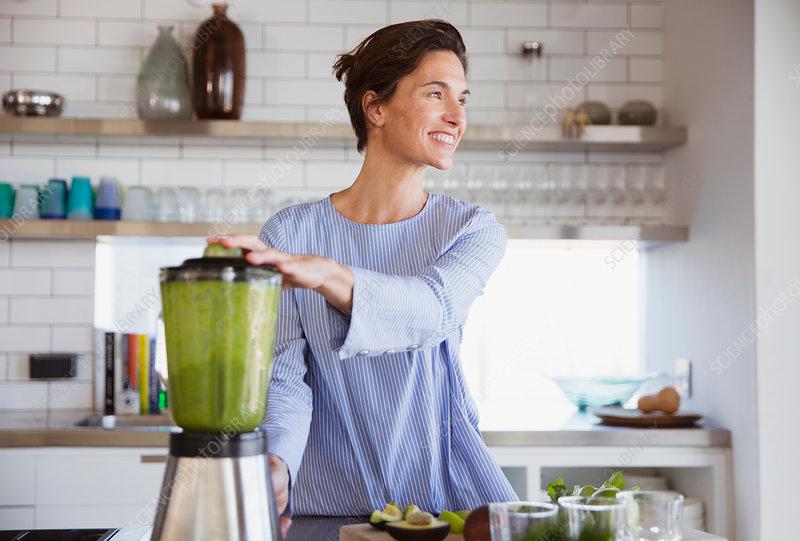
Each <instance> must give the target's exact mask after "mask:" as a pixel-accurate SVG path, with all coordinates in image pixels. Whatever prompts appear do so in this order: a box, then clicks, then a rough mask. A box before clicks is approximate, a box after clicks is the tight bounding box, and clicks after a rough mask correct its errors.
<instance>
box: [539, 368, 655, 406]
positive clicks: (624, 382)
mask: <svg viewBox="0 0 800 541" xmlns="http://www.w3.org/2000/svg"><path fill="white" fill-rule="evenodd" d="M660 377H663V374H660V373H653V374H648V375H644V376H638V377H605V376H601V377H554V378H552V379H553V381H555V382H556V383H557V384H558V386H559V387H560V388H561V391H563V393H564V396H566V397H567V399H568V400H569V401H570V402H572V404H574V405H575V407H577V408H578V409H579V410H580V411H585V410H586V409H587V408H599V407H602V406H622V405H623V404H625V402H627V401H628V400H630V398H631V397H632V396H633V395H634V393H636V391H638V390H639V388H640V387H641V386H642V384H643V383H645V382H648V381H652V380H655V379H658V378H660Z"/></svg>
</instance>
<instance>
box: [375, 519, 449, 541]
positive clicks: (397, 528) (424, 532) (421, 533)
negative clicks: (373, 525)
mask: <svg viewBox="0 0 800 541" xmlns="http://www.w3.org/2000/svg"><path fill="white" fill-rule="evenodd" d="M386 531H387V532H389V535H391V536H392V537H394V538H395V539H397V541H442V539H444V538H445V537H447V534H449V533H450V523H449V522H445V521H443V520H436V519H434V520H432V521H431V523H430V524H426V525H424V526H419V525H416V524H411V523H409V522H408V521H405V520H398V521H396V522H387V523H386Z"/></svg>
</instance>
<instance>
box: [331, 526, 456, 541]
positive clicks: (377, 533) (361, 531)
mask: <svg viewBox="0 0 800 541" xmlns="http://www.w3.org/2000/svg"><path fill="white" fill-rule="evenodd" d="M444 539H445V541H464V535H463V534H460V533H459V534H455V533H451V534H450V535H448V536H447V537H445V538H444ZM339 541H395V540H394V538H393V537H392V536H391V535H389V534H388V533H386V532H384V531H381V530H376V529H375V528H373V527H372V526H370V525H369V524H367V523H364V524H348V525H347V526H342V527H341V528H339Z"/></svg>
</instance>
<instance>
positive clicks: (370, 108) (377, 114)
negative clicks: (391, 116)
mask: <svg viewBox="0 0 800 541" xmlns="http://www.w3.org/2000/svg"><path fill="white" fill-rule="evenodd" d="M361 107H362V109H363V110H364V116H365V118H366V120H367V127H371V126H374V127H377V128H380V127H382V126H383V125H384V123H385V122H386V119H385V118H384V112H383V108H382V107H381V102H380V99H379V98H378V94H377V93H376V92H375V91H374V90H367V91H366V92H364V96H362V98H361Z"/></svg>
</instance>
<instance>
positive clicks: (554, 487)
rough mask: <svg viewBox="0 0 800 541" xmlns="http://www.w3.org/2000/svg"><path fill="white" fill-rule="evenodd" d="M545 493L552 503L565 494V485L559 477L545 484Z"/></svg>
mask: <svg viewBox="0 0 800 541" xmlns="http://www.w3.org/2000/svg"><path fill="white" fill-rule="evenodd" d="M547 495H548V496H549V497H550V501H551V502H553V503H557V502H558V499H559V498H560V497H561V496H566V495H567V485H565V484H564V480H563V479H562V478H561V477H559V478H558V479H556V480H555V481H553V482H552V483H550V484H549V485H547Z"/></svg>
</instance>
